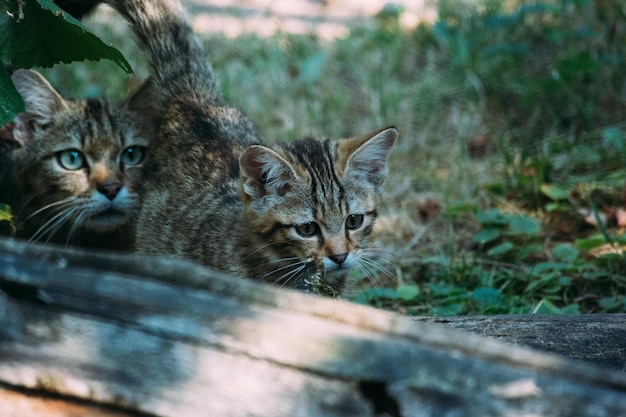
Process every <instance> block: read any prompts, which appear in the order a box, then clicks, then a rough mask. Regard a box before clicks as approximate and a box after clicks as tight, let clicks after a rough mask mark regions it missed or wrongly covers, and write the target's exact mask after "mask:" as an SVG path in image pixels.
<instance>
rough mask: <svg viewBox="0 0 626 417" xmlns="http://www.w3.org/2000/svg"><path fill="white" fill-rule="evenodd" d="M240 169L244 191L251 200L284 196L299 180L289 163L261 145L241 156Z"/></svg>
mask: <svg viewBox="0 0 626 417" xmlns="http://www.w3.org/2000/svg"><path fill="white" fill-rule="evenodd" d="M239 168H240V171H241V180H242V190H243V192H244V194H245V195H246V196H248V198H251V199H258V198H261V197H264V196H266V195H268V194H275V195H278V196H283V195H285V194H286V193H287V192H288V191H289V188H290V187H291V185H292V183H293V181H294V180H295V179H296V178H297V176H296V173H295V171H294V170H293V168H292V167H291V165H289V162H287V161H286V160H285V159H284V158H283V157H282V156H280V155H279V154H278V153H276V152H274V151H273V150H271V149H269V148H267V147H265V146H261V145H253V146H250V147H249V148H248V149H246V150H245V151H244V152H243V154H241V156H240V157H239Z"/></svg>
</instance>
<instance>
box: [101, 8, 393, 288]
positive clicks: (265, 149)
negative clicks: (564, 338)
mask: <svg viewBox="0 0 626 417" xmlns="http://www.w3.org/2000/svg"><path fill="white" fill-rule="evenodd" d="M109 3H110V4H111V5H113V7H115V8H116V9H117V10H118V11H119V12H120V13H121V14H122V15H123V16H125V18H126V19H127V20H128V21H129V22H130V23H131V26H132V29H133V31H134V32H135V34H136V36H137V37H138V39H139V42H140V44H141V45H142V47H143V48H144V49H145V50H146V51H147V54H148V59H149V62H150V64H151V66H152V71H153V74H154V83H153V84H151V86H152V87H154V88H155V89H156V91H155V93H154V95H155V96H156V95H158V96H159V97H160V98H161V100H160V103H161V105H162V110H161V112H162V113H161V114H162V118H161V124H160V125H159V126H158V133H157V135H156V137H155V140H154V142H153V143H152V146H151V160H150V162H149V164H147V166H146V171H145V173H144V174H145V177H144V181H145V183H144V189H143V192H144V194H143V195H144V201H143V205H142V208H141V210H140V214H139V219H138V224H137V239H136V244H137V248H138V250H139V251H141V252H146V253H159V254H172V255H175V256H177V257H180V258H186V259H191V260H195V261H198V262H201V263H203V264H205V265H209V266H213V267H216V268H219V269H221V270H224V271H227V272H230V273H233V274H236V275H241V276H246V277H249V278H253V279H256V280H261V281H267V282H271V283H274V284H278V285H284V286H289V287H296V288H307V287H313V288H314V289H320V288H322V289H325V288H330V289H331V290H332V292H337V293H341V292H342V291H343V290H344V289H345V286H346V282H347V276H348V275H347V273H348V270H349V269H350V268H351V267H354V266H357V265H359V264H360V261H361V260H362V258H363V257H365V256H366V250H365V245H366V241H367V237H368V236H369V235H370V233H371V231H372V228H373V225H374V221H375V219H376V215H377V208H378V196H379V192H380V188H381V185H382V184H383V181H384V179H385V176H386V174H387V170H388V167H387V158H388V156H389V152H390V150H391V148H392V146H393V144H394V142H395V140H396V137H397V131H396V130H395V129H393V128H389V129H385V130H381V131H379V132H375V133H373V134H370V135H367V136H364V137H359V138H351V139H344V140H337V141H334V140H329V139H314V138H308V139H304V140H301V141H296V142H291V143H281V144H277V145H272V146H264V145H261V144H259V142H260V141H259V139H258V137H257V135H256V133H255V131H254V129H253V128H252V125H251V123H250V121H249V120H248V119H247V118H246V117H245V116H244V115H243V114H242V113H241V112H239V111H238V110H236V109H233V108H231V107H228V106H227V105H226V104H225V103H224V100H223V98H222V95H221V92H220V90H219V87H218V85H217V82H216V80H215V75H214V73H213V71H212V68H211V66H210V64H209V59H208V57H207V55H206V53H205V51H204V49H203V46H202V44H201V42H200V41H199V39H198V38H197V37H196V36H195V34H194V33H193V31H192V29H191V27H190V25H189V23H188V19H187V17H186V15H185V12H184V10H183V8H182V6H181V4H180V3H179V2H178V1H176V0H110V1H109ZM320 283H321V285H320Z"/></svg>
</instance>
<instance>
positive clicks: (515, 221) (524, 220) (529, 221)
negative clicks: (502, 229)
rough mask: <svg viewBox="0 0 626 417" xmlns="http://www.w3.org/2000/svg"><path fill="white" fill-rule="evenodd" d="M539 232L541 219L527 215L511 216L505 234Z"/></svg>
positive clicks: (534, 233) (533, 233)
mask: <svg viewBox="0 0 626 417" xmlns="http://www.w3.org/2000/svg"><path fill="white" fill-rule="evenodd" d="M540 232H541V221H539V219H535V218H533V217H527V216H511V217H510V218H509V228H508V230H507V234H511V235H536V234H539V233H540Z"/></svg>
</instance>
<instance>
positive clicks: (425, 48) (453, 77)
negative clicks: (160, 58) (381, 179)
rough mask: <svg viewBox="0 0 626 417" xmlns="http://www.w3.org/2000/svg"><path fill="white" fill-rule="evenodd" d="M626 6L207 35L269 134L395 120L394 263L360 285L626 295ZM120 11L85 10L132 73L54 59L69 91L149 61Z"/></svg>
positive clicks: (56, 79)
mask: <svg viewBox="0 0 626 417" xmlns="http://www.w3.org/2000/svg"><path fill="white" fill-rule="evenodd" d="M625 14H626V9H624V8H623V7H622V6H620V5H619V2H592V1H586V0H561V1H543V2H536V3H533V5H532V6H530V5H523V4H522V3H520V2H518V1H504V0H479V1H478V2H474V1H471V2H470V1H468V2H462V1H452V0H442V1H440V2H439V20H438V22H436V23H435V24H433V25H420V26H418V27H417V28H415V29H414V30H410V31H407V30H404V29H402V28H401V27H400V26H399V24H398V20H397V18H395V17H393V16H379V17H378V18H376V19H375V21H374V22H373V23H372V24H368V25H367V26H363V27H355V28H353V29H352V30H351V32H350V34H349V35H348V36H346V37H345V38H342V39H338V40H335V41H332V42H328V41H322V40H320V39H318V38H316V37H315V36H313V35H311V36H294V35H288V34H277V35H275V36H274V37H272V38H270V39H259V38H257V37H255V36H253V35H248V36H243V37H240V38H235V39H228V38H225V37H222V36H211V37H207V38H206V44H207V48H208V49H209V51H210V53H211V56H212V58H213V63H214V67H215V69H216V70H217V72H218V73H219V76H220V80H221V84H222V87H223V90H224V94H225V95H226V97H227V99H228V100H229V101H230V102H231V103H234V104H236V105H237V106H239V107H241V108H242V109H243V110H244V111H245V112H246V113H248V114H249V115H250V117H251V118H252V120H254V121H255V123H256V124H257V127H258V129H259V130H260V132H261V133H262V135H263V137H265V138H266V140H268V141H270V142H271V141H275V140H285V139H291V138H298V137H302V136H305V135H320V134H321V135H329V136H333V137H342V136H349V135H354V134H363V133H366V132H368V131H372V130H375V129H379V128H381V127H384V126H388V125H394V126H397V127H398V128H399V129H400V131H401V135H402V136H401V139H400V142H399V143H398V145H397V148H396V149H395V151H394V155H393V157H392V161H391V174H390V176H389V178H388V181H387V183H386V191H385V194H384V196H383V204H384V207H383V210H382V213H383V216H382V217H381V219H380V221H379V225H378V228H377V230H376V231H375V233H376V237H375V245H376V246H378V247H379V248H380V253H382V254H383V255H381V259H380V262H381V265H382V267H383V268H384V270H385V271H387V272H382V273H380V274H377V275H376V279H375V280H373V281H374V282H371V280H367V279H364V280H363V281H362V282H361V283H360V285H359V286H358V288H357V289H356V290H355V292H354V294H353V299H354V300H355V301H357V302H362V303H369V304H372V305H376V306H379V307H382V308H389V309H394V310H398V311H401V312H406V313H411V314H439V315H447V314H493V313H544V312H545V313H593V312H626V298H625V296H626V259H625V258H624V257H623V256H622V254H621V246H622V245H623V243H626V242H624V241H625V240H626V239H625V238H624V237H623V235H622V232H623V230H622V229H623V224H622V222H621V221H618V217H617V216H616V215H615V213H619V209H623V208H625V207H626V192H625V191H626V188H625V184H626V183H625V181H626V171H625V170H624V166H625V163H626V114H625V112H626V72H624V71H623V68H625V65H626V62H625V61H626V16H625ZM111 18H112V16H106V18H104V19H102V18H94V19H92V21H90V22H87V26H88V27H90V28H93V29H94V31H95V32H96V33H98V34H100V35H101V36H102V37H103V38H104V39H105V40H108V41H111V42H113V43H114V45H115V46H116V47H119V48H120V49H122V51H123V52H124V53H125V55H126V57H127V58H128V59H129V61H131V63H133V64H135V65H136V67H137V68H139V69H140V71H139V72H138V74H139V76H138V77H137V78H129V77H126V76H125V75H124V74H123V73H122V72H121V71H120V70H119V69H117V68H116V67H114V66H113V64H107V63H103V62H101V63H90V64H73V65H71V66H65V67H57V68H54V69H53V70H52V71H46V74H47V76H48V77H49V78H50V80H51V82H52V83H53V85H55V86H58V87H59V89H60V90H61V91H62V92H63V93H64V94H65V95H67V96H82V95H85V94H91V95H101V94H104V95H109V96H118V97H123V96H124V95H126V94H127V92H128V91H129V90H130V89H131V88H132V87H133V86H134V85H137V83H138V81H139V80H140V79H141V78H142V77H143V76H144V75H145V73H146V71H145V64H144V63H143V61H142V60H141V53H140V52H138V51H137V50H136V49H134V46H133V45H132V43H131V42H129V41H128V39H131V37H130V36H128V34H127V32H125V31H124V30H122V29H119V28H118V27H119V24H118V23H119V22H116V21H115V19H114V18H113V20H112V19H111ZM585 217H588V219H591V220H600V221H599V222H598V221H596V223H597V225H596V226H592V225H591V224H589V221H585ZM384 254H388V255H384ZM390 254H393V256H392V255H390Z"/></svg>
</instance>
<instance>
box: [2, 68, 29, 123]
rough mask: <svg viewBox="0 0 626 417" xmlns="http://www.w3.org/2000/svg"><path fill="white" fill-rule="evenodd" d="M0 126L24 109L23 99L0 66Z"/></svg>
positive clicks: (10, 120)
mask: <svg viewBox="0 0 626 417" xmlns="http://www.w3.org/2000/svg"><path fill="white" fill-rule="evenodd" d="M0 97H2V98H1V99H0V126H4V125H5V124H7V123H10V122H12V121H13V119H14V118H15V115H16V114H19V113H21V112H23V111H24V101H23V100H22V96H20V93H18V92H17V90H16V89H15V86H14V85H13V82H12V81H11V77H10V76H9V73H7V71H6V69H5V68H4V67H2V68H0Z"/></svg>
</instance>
